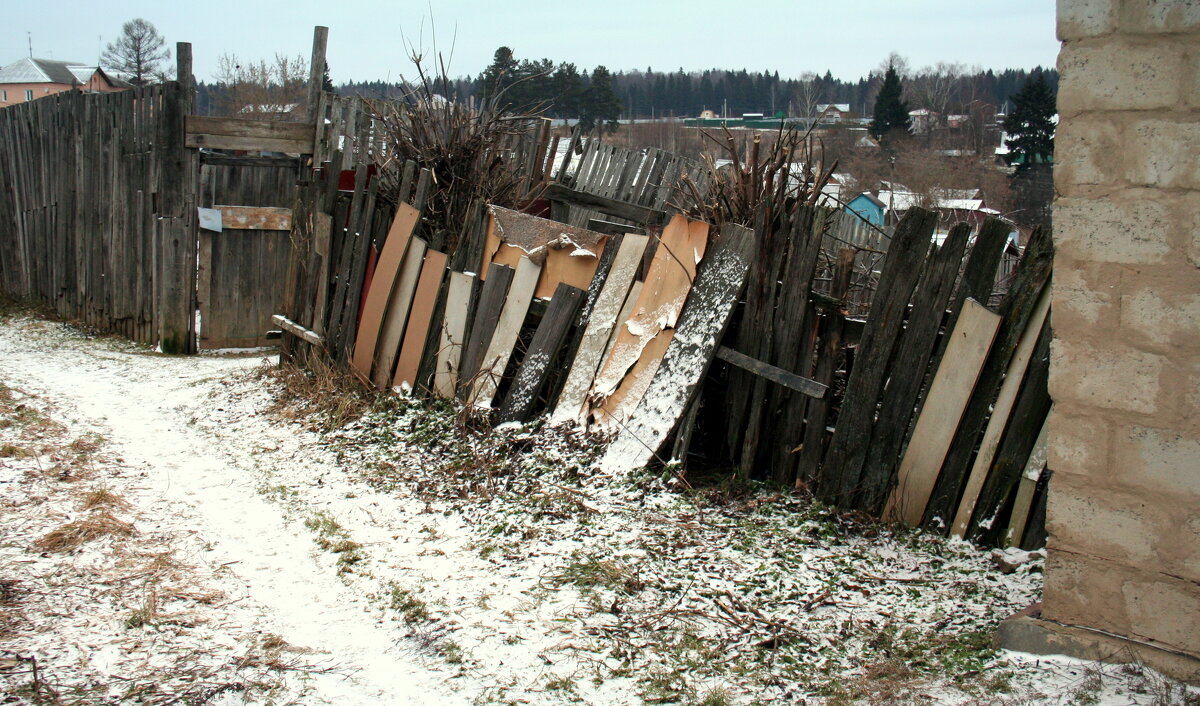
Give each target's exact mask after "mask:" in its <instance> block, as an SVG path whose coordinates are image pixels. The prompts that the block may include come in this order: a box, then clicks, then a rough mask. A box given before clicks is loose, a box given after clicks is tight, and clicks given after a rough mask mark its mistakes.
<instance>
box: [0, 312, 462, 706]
mask: <svg viewBox="0 0 1200 706" xmlns="http://www.w3.org/2000/svg"><path fill="white" fill-rule="evenodd" d="M0 360H2V361H3V372H0V382H2V383H4V384H5V385H7V386H8V387H9V388H15V389H16V390H17V391H18V392H17V393H16V394H17V395H28V396H31V397H32V399H29V400H28V402H29V404H35V405H36V404H38V401H39V400H40V402H41V404H44V405H46V406H47V407H48V408H49V411H48V412H47V416H50V417H51V418H55V419H56V421H58V422H61V423H63V424H65V426H66V428H67V431H68V434H67V436H69V437H80V436H81V435H83V434H87V433H92V434H97V435H99V436H101V437H103V439H104V442H103V444H102V447H103V453H101V454H98V455H96V456H95V457H94V458H90V459H89V465H90V468H89V470H88V472H87V476H88V478H86V479H85V481H86V482H82V483H78V484H76V486H78V490H77V492H75V493H66V492H58V491H57V490H55V488H59V487H61V486H62V485H63V484H62V483H55V482H54V481H53V480H51V481H49V483H50V484H51V486H53V487H51V488H49V489H48V490H47V491H46V492H42V493H41V495H42V496H44V497H46V498H47V501H48V502H49V505H48V506H46V507H42V508H40V509H39V510H37V512H38V513H39V514H41V515H42V516H43V517H46V518H53V517H55V516H58V515H59V514H61V515H62V516H63V517H74V516H77V515H81V514H82V513H81V512H79V511H78V510H77V509H76V507H72V503H76V502H77V501H78V496H79V493H81V492H83V491H84V490H86V489H88V488H92V489H94V488H104V489H107V490H109V491H110V492H112V493H113V494H114V495H116V496H118V497H120V498H122V499H123V500H124V502H125V503H128V507H127V511H126V512H125V513H124V514H123V515H122V513H114V514H117V515H120V516H124V517H126V518H127V519H131V520H132V524H133V525H134V526H135V527H136V528H137V532H138V533H139V535H146V534H147V533H152V534H154V535H156V536H160V537H163V539H162V541H161V542H160V545H161V546H159V547H158V550H159V551H167V550H169V549H171V548H172V547H171V546H168V542H170V543H172V544H175V547H174V548H177V549H178V548H179V546H178V544H177V541H178V539H179V537H181V536H186V537H187V538H188V544H189V546H193V547H199V549H197V550H196V551H197V553H199V554H203V556H202V557H197V556H189V557H186V558H184V557H179V559H178V560H179V561H181V562H184V563H185V564H186V565H187V566H192V567H196V566H201V567H205V569H204V570H199V569H197V570H193V571H191V572H190V574H191V575H190V576H188V577H187V578H188V579H189V580H191V581H193V582H194V581H199V582H200V583H202V584H205V586H206V587H207V588H209V589H211V590H213V591H219V592H221V593H223V594H225V595H229V596H236V599H233V600H230V602H229V603H227V604H225V605H223V606H221V607H220V608H219V611H215V610H210V611H207V612H209V613H214V615H209V616H206V617H204V619H203V620H202V622H205V623H207V624H210V625H211V624H212V623H213V622H217V621H219V622H220V623H221V628H220V630H221V632H222V633H223V634H224V635H225V636H226V638H227V639H232V640H233V641H234V644H233V645H230V646H229V647H228V649H225V650H224V651H222V650H220V649H217V650H216V654H214V655H211V659H209V661H210V662H212V664H213V665H214V669H216V670H218V672H219V671H220V670H221V669H222V668H223V665H224V666H226V667H227V666H228V665H229V664H231V663H236V662H237V660H238V659H243V660H244V659H245V656H246V655H250V654H253V651H254V649H255V645H256V644H257V643H256V642H255V640H256V639H257V638H259V637H261V636H262V635H275V636H278V637H279V638H281V641H282V643H281V644H284V645H287V649H288V650H289V655H290V656H291V659H292V663H291V664H290V665H289V668H287V669H283V668H281V669H276V670H274V671H275V672H276V673H277V674H275V676H277V677H280V679H279V683H277V684H276V685H275V688H276V689H277V693H276V698H279V697H283V698H282V699H280V700H281V701H284V702H286V701H289V700H291V699H299V700H300V701H301V702H303V703H331V704H332V703H337V704H349V703H439V704H452V703H458V702H461V701H462V700H463V699H462V698H461V697H457V696H455V695H453V694H451V693H450V692H449V690H447V689H445V688H444V687H443V686H442V685H441V682H442V679H441V677H440V676H439V675H437V674H435V673H433V672H431V671H430V670H429V669H428V668H427V667H426V666H425V665H424V664H423V663H422V662H421V660H419V659H418V658H417V657H416V656H414V655H413V654H411V652H410V651H409V649H408V648H406V647H405V646H404V645H403V644H399V643H400V642H401V640H400V638H401V637H402V636H401V634H398V633H397V631H396V629H395V628H394V627H393V626H391V625H389V624H387V623H386V622H384V621H383V620H381V619H370V616H371V615H372V614H373V613H376V612H377V610H376V609H375V608H374V607H373V606H372V605H371V604H370V603H369V602H368V601H367V600H366V599H365V598H364V597H363V596H361V595H359V594H357V593H356V592H353V591H351V590H349V589H348V587H347V586H346V585H345V584H344V583H343V582H341V581H340V580H339V578H338V575H337V574H336V572H332V571H330V569H329V566H328V564H327V562H324V561H322V560H323V559H324V558H325V557H324V556H323V555H322V554H321V553H320V552H318V551H317V548H316V547H315V546H314V544H313V541H312V538H311V536H310V535H309V533H308V532H305V531H304V530H303V528H302V527H298V526H297V525H298V524H299V523H298V522H297V521H295V520H294V519H289V518H288V517H287V516H286V514H285V512H284V511H283V510H282V509H281V507H280V506H279V505H278V504H276V503H273V502H270V501H268V500H267V499H266V498H264V496H263V495H261V494H260V493H259V492H256V491H257V490H258V487H257V486H258V483H259V482H260V480H259V478H257V476H256V474H255V472H254V471H255V459H254V458H253V454H252V453H250V454H247V453H246V452H245V451H244V450H243V449H240V448H237V447H236V446H224V445H221V444H215V443H214V442H213V439H212V438H210V437H209V436H207V435H205V434H204V433H202V432H201V431H199V430H198V429H197V428H196V427H195V426H194V424H193V422H194V420H195V417H196V415H197V414H198V413H200V411H202V410H203V409H204V406H205V405H206V404H207V401H206V399H205V398H206V396H207V394H208V391H209V389H210V387H209V385H211V383H212V381H213V380H214V379H215V378H221V377H223V376H225V375H226V374H228V373H230V372H232V371H237V370H243V369H245V368H247V367H251V366H256V365H260V364H262V362H263V361H262V359H261V357H221V356H202V357H193V358H171V357H163V356H157V355H152V354H148V353H147V352H144V351H140V350H138V349H136V348H133V347H131V346H129V345H128V344H124V343H120V342H116V341H99V342H97V341H88V340H84V339H82V338H81V337H80V336H79V335H78V334H76V333H73V332H71V331H70V330H68V329H65V328H64V327H62V326H61V325H58V324H53V323H46V322H37V321H19V322H17V325H6V326H0ZM52 453H53V452H52ZM22 461H24V463H22ZM46 463H49V462H48V461H44V460H40V459H39V458H37V457H28V456H27V457H26V458H24V459H21V458H4V459H0V464H3V465H4V470H5V480H8V481H14V480H15V475H14V474H17V473H19V472H26V474H27V476H28V474H29V473H30V472H31V469H34V467H35V466H38V465H45V464H46ZM16 485H22V486H24V491H25V492H27V493H32V494H35V495H36V494H37V493H38V492H39V489H38V488H37V485H38V484H37V483H30V482H29V480H28V477H27V479H26V480H25V481H16V482H15V483H14V485H10V486H8V487H7V488H6V491H7V494H8V495H9V496H10V498H13V499H14V500H19V497H16V495H19V491H18V489H17V488H16V487H15V486H16ZM42 490H45V489H42ZM13 506H17V507H23V508H26V509H27V508H28V507H29V503H28V502H26V503H24V504H22V503H20V502H13V503H11V504H10V508H12V507H13ZM10 514H12V513H10ZM13 519H14V518H13V517H9V518H6V519H5V520H4V521H5V523H8V524H9V526H10V527H11V526H13V524H11V523H12V522H13ZM38 524H40V523H38V522H34V523H33V525H32V526H35V527H36V526H37V525H38ZM13 539H14V536H10V537H9V538H8V539H7V540H5V542H4V544H5V545H6V551H5V553H4V558H5V559H7V561H4V562H3V564H0V571H2V572H4V573H3V574H0V578H6V577H7V578H13V577H14V576H15V578H16V579H18V580H19V581H20V582H21V585H25V586H29V585H34V584H37V579H36V578H35V576H36V575H37V572H38V567H34V569H33V571H25V570H24V569H25V568H28V566H29V565H28V563H26V564H24V565H23V566H22V564H21V563H20V562H22V561H25V559H24V558H23V557H22V556H21V554H22V550H24V551H25V552H26V553H27V551H28V547H14V546H13V544H19V543H20V542H19V541H18V542H14V541H13ZM143 541H146V540H143ZM141 551H142V553H143V554H145V553H147V552H151V553H152V552H154V551H155V547H153V546H150V547H145V548H142V550H141ZM63 561H75V563H78V559H77V558H74V559H72V558H66V559H62V560H59V561H58V564H57V565H54V566H45V567H40V568H41V569H42V571H43V579H45V577H46V576H49V575H55V574H57V573H59V572H61V570H62V563H63ZM41 563H42V564H45V563H46V562H41ZM101 563H103V562H101ZM118 564H119V562H118ZM39 566H40V565H39ZM214 567H216V568H219V569H220V570H219V571H217V570H216V569H214ZM109 568H111V569H114V570H120V569H121V568H122V567H121V566H119V565H113V566H110V567H109ZM22 573H24V575H21V574H22ZM185 573H187V572H185ZM135 574H136V572H135ZM5 575H7V576H5ZM115 580H118V581H119V580H120V579H119V577H118V578H116V579H115ZM43 583H45V581H43ZM156 590H161V589H156ZM125 598H126V599H127V598H128V597H125ZM117 600H118V602H120V601H121V600H122V599H121V597H117ZM101 603H102V602H98V603H95V604H94V605H95V607H96V608H97V610H96V612H95V614H93V615H82V616H81V615H74V616H72V621H69V622H71V623H74V622H82V623H83V624H85V625H86V626H87V629H88V630H90V631H91V632H90V634H71V627H70V626H69V625H67V624H61V621H60V625H59V626H58V627H59V628H62V627H66V630H65V631H58V630H57V629H56V631H55V632H56V633H57V634H45V633H42V634H40V635H34V636H32V637H29V636H26V637H29V639H26V640H24V641H22V640H20V639H18V640H15V641H12V642H10V643H9V644H16V645H17V646H18V648H19V647H20V646H24V647H26V648H32V649H37V648H39V647H40V648H42V650H44V651H43V653H42V654H43V657H42V659H43V666H42V669H43V671H44V674H45V675H46V678H48V679H51V680H54V679H57V680H58V681H59V684H58V686H57V687H56V688H57V689H58V690H59V691H60V692H63V691H64V690H66V691H67V692H70V691H71V689H75V688H81V686H80V685H82V684H84V683H96V682H103V681H105V680H106V679H107V680H109V681H112V682H116V683H119V684H124V683H128V682H129V681H130V680H134V681H136V680H138V679H142V678H146V677H155V676H156V675H154V674H152V673H151V674H136V673H124V674H122V673H120V672H121V670H122V669H132V670H133V671H134V672H136V670H137V666H136V665H137V664H142V665H143V666H145V667H147V668H150V669H157V668H158V666H156V665H153V664H151V663H148V662H145V661H142V662H131V661H130V660H129V659H125V658H126V657H128V656H129V655H128V654H125V655H114V654H111V650H110V649H108V647H109V645H107V644H106V643H107V642H108V640H107V639H106V636H108V637H111V638H112V642H114V643H119V642H122V641H128V639H129V637H128V633H129V632H130V631H131V630H133V629H134V628H130V627H128V625H123V624H122V622H123V621H124V622H125V623H127V622H128V616H127V615H122V614H117V615H113V614H111V612H110V611H109V610H108V609H106V608H105V607H103V606H102V605H101ZM77 608H78V610H81V611H84V612H87V611H88V610H89V606H88V602H87V601H82V602H81V603H80V604H79V605H78V606H77ZM196 608H199V607H198V606H194V607H193V609H196ZM204 612H205V611H203V610H202V611H201V613H202V614H203V613H204ZM217 612H219V616H217V615H215V613H217ZM35 622H36V621H35ZM37 627H38V626H35V628H37ZM41 627H49V626H47V625H43V626H41ZM63 632H66V634H63ZM138 632H145V630H143V629H140V628H139V629H138ZM177 632H178V630H177ZM155 637H156V639H159V638H158V637H157V636H155ZM184 642H186V640H184ZM55 643H59V644H63V643H74V644H76V645H77V646H78V649H72V650H66V649H56V647H55ZM122 649H126V651H128V650H130V649H131V650H133V651H134V652H136V651H137V649H140V648H139V647H137V646H130V645H124V646H123V647H119V648H118V651H121V650H122ZM10 650H11V652H12V654H19V649H11V648H10ZM277 651H278V650H277ZM301 656H302V657H301ZM193 657H196V658H199V655H198V654H197V655H193ZM260 661H261V660H260ZM227 671H229V670H227ZM267 671H268V672H270V671H271V670H269V669H268V670H267ZM217 676H220V675H219V674H217ZM284 676H287V678H283V677H284ZM226 677H227V678H225V680H224V681H221V680H220V679H216V678H215V677H214V678H213V679H210V681H213V683H215V684H223V683H226V682H229V683H235V680H234V677H233V676H230V675H226ZM108 690H109V693H110V694H111V693H113V692H112V690H113V686H112V684H110V685H109V687H108ZM231 690H232V689H231ZM240 698H241V697H240V696H239V697H238V700H240Z"/></svg>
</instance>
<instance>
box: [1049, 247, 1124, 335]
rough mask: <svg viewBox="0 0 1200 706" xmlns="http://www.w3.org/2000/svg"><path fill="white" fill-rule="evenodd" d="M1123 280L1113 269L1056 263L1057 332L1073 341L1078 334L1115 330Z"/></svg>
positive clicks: (1054, 309)
mask: <svg viewBox="0 0 1200 706" xmlns="http://www.w3.org/2000/svg"><path fill="white" fill-rule="evenodd" d="M1113 270H1117V271H1116V272H1114V271H1113ZM1120 278H1121V273H1120V271H1119V268H1118V267H1116V266H1114V265H1108V264H1104V263H1095V262H1074V263H1065V262H1060V261H1056V262H1055V263H1054V280H1053V283H1052V285H1051V286H1052V290H1051V294H1052V297H1053V298H1052V299H1051V300H1050V311H1051V317H1052V324H1053V326H1054V331H1055V332H1056V333H1059V334H1062V335H1064V337H1066V338H1074V337H1075V336H1074V333H1075V332H1080V333H1083V334H1084V335H1086V334H1087V333H1090V332H1092V331H1095V330H1096V328H1095V327H1096V326H1112V323H1113V322H1114V321H1115V320H1117V317H1119V316H1120V311H1121V310H1120V306H1119V304H1120V301H1121V299H1120V287H1119V285H1120ZM1068 332H1071V335H1066V334H1067V333H1068Z"/></svg>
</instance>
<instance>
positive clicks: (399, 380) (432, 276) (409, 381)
mask: <svg viewBox="0 0 1200 706" xmlns="http://www.w3.org/2000/svg"><path fill="white" fill-rule="evenodd" d="M446 259H447V258H446V253H444V252H438V251H437V250H426V251H425V264H424V265H422V266H421V277H420V279H418V280H417V290H416V293H415V294H414V295H413V303H412V310H411V311H410V312H409V314H408V325H407V326H406V327H405V331H404V343H403V345H401V347H400V359H399V360H398V361H396V375H395V376H394V377H393V378H392V386H393V387H405V386H407V387H408V388H410V389H411V388H412V387H413V386H414V385H415V384H416V382H417V368H419V367H420V366H421V354H422V353H424V352H425V341H426V339H427V338H428V337H429V325H430V323H432V321H433V309H434V307H435V306H436V305H437V298H438V289H439V288H440V287H441V286H442V278H443V277H445V275H446Z"/></svg>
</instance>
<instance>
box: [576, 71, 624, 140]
mask: <svg viewBox="0 0 1200 706" xmlns="http://www.w3.org/2000/svg"><path fill="white" fill-rule="evenodd" d="M580 107H581V109H580V115H579V124H580V125H582V126H583V129H584V130H592V129H599V131H600V132H601V133H603V132H604V131H605V130H608V131H609V132H612V131H615V130H616V129H617V125H618V123H617V118H619V117H621V99H620V98H618V97H617V94H616V92H614V91H613V86H612V76H611V74H609V73H608V69H606V68H605V67H603V66H597V67H596V68H595V69H594V70H593V71H592V81H591V84H590V85H589V86H588V87H587V90H585V91H584V92H583V100H582V105H581V106H580Z"/></svg>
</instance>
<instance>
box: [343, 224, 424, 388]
mask: <svg viewBox="0 0 1200 706" xmlns="http://www.w3.org/2000/svg"><path fill="white" fill-rule="evenodd" d="M417 218H418V214H417V211H416V209H414V208H413V207H412V206H409V205H408V204H406V203H403V202H401V203H400V205H399V206H397V207H396V216H395V218H394V219H392V226H391V228H390V230H389V231H388V235H387V238H386V239H385V240H384V242H383V251H382V252H381V253H380V254H379V261H378V263H377V264H376V265H375V276H374V277H373V278H372V279H371V286H370V287H368V288H367V301H366V304H365V305H364V306H363V312H362V319H361V320H360V323H359V325H358V336H357V338H356V339H355V341H354V355H353V356H352V357H351V359H350V364H351V366H352V367H353V368H354V370H355V371H356V372H357V373H358V375H359V376H360V377H361V378H362V379H363V380H370V379H371V365H372V363H373V362H374V361H375V346H376V345H378V343H379V333H380V331H381V330H382V329H383V317H384V315H385V314H386V313H387V307H388V301H389V300H390V299H391V296H392V289H393V288H394V287H395V284H396V279H397V278H398V277H399V276H400V268H401V266H402V265H403V264H404V253H406V252H407V251H408V243H409V241H410V240H412V235H413V230H414V229H415V228H416V226H417Z"/></svg>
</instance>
